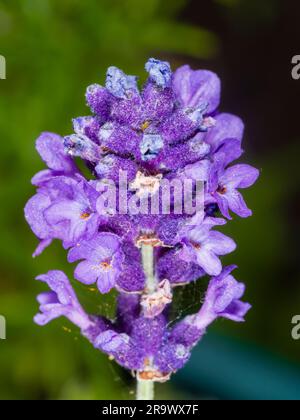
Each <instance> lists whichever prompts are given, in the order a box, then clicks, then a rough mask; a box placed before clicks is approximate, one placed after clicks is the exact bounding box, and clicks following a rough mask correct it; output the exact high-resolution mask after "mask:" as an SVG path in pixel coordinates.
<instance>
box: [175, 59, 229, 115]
mask: <svg viewBox="0 0 300 420" xmlns="http://www.w3.org/2000/svg"><path fill="white" fill-rule="evenodd" d="M173 88H174V91H175V93H176V95H177V97H178V99H179V100H180V102H181V104H182V105H184V106H188V107H193V108H197V107H198V106H199V105H201V104H203V103H208V108H207V113H208V114H210V113H212V112H213V111H215V110H216V108H217V107H218V106H219V103H220V94H221V82H220V79H219V78H218V76H217V75H216V74H214V73H212V72H210V71H207V70H192V69H191V68H190V67H189V66H183V67H180V68H179V69H177V70H176V71H175V73H174V76H173Z"/></svg>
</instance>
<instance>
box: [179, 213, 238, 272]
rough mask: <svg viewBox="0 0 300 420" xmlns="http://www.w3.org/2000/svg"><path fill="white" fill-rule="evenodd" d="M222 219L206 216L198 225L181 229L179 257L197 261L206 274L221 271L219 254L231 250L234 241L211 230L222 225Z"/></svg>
mask: <svg viewBox="0 0 300 420" xmlns="http://www.w3.org/2000/svg"><path fill="white" fill-rule="evenodd" d="M225 223H226V222H225V220H223V219H214V218H206V219H205V220H204V221H203V223H202V224H201V225H200V226H196V227H192V228H191V229H190V230H188V231H186V229H183V237H182V239H181V241H182V245H183V247H182V250H181V253H180V257H181V258H182V259H183V260H184V261H186V262H194V263H197V264H198V265H199V266H200V267H201V268H202V269H203V270H204V271H205V272H206V273H207V274H209V275H212V276H216V275H219V274H220V273H221V271H222V264H221V261H220V259H219V256H220V255H226V254H229V253H230V252H233V251H234V250H235V248H236V244H235V242H234V241H233V240H232V239H230V238H229V237H228V236H225V235H224V234H223V233H221V232H216V231H213V230H211V229H212V227H214V226H221V225H224V224H225Z"/></svg>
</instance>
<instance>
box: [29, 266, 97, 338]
mask: <svg viewBox="0 0 300 420" xmlns="http://www.w3.org/2000/svg"><path fill="white" fill-rule="evenodd" d="M37 280H40V281H42V282H44V283H47V284H48V286H49V288H50V289H51V291H49V292H43V293H40V294H39V295H38V297H37V300H38V302H39V304H40V313H38V314H37V315H35V317H34V321H35V322H36V323H37V324H38V325H45V324H47V323H48V322H50V321H52V320H53V319H55V318H58V317H60V316H64V317H66V318H68V319H69V320H70V321H71V322H73V324H75V325H77V326H78V327H79V328H80V329H82V330H83V331H84V330H87V329H88V328H89V327H91V326H92V325H93V321H92V320H91V319H90V318H89V316H88V315H87V314H86V313H85V312H84V310H83V309H82V307H81V305H80V303H79V302H78V300H77V297H76V295H75V293H74V290H73V288H72V286H71V284H70V282H69V280H68V278H67V276H66V275H65V274H64V273H63V272H62V271H49V272H48V273H47V274H42V275H40V276H38V277H37Z"/></svg>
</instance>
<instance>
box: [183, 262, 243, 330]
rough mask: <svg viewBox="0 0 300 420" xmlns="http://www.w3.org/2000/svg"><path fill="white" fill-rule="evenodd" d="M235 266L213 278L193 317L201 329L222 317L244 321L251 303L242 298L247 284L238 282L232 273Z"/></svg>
mask: <svg viewBox="0 0 300 420" xmlns="http://www.w3.org/2000/svg"><path fill="white" fill-rule="evenodd" d="M235 268H236V266H234V265H231V266H229V267H226V268H225V269H224V270H223V271H222V273H221V274H220V275H219V276H218V277H214V278H212V279H211V281H210V283H209V286H208V289H207V292H206V296H205V301H204V303H203V305H202V307H201V309H200V311H199V313H198V314H197V315H196V316H195V317H194V318H191V319H192V323H193V325H194V326H196V327H197V328H199V329H200V330H203V329H206V328H207V327H208V325H210V324H211V323H212V322H213V321H214V320H215V319H217V318H220V317H221V318H227V319H230V320H232V321H235V322H244V317H245V315H246V314H247V312H248V311H249V309H250V308H251V305H250V304H249V303H244V302H242V301H241V300H240V299H241V298H242V297H243V295H244V292H245V285H244V284H243V283H238V282H237V281H236V280H235V278H234V277H233V276H232V275H231V272H232V271H233V270H234V269H235ZM191 319H190V321H191Z"/></svg>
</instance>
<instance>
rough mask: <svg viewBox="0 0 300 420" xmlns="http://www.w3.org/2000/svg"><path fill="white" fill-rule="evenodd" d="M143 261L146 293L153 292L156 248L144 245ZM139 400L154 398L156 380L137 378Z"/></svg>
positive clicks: (155, 283) (137, 396)
mask: <svg viewBox="0 0 300 420" xmlns="http://www.w3.org/2000/svg"><path fill="white" fill-rule="evenodd" d="M142 262H143V268H144V271H145V276H146V287H145V293H148V294H150V293H153V292H154V291H155V290H156V286H157V280H156V277H155V272H154V248H153V246H152V245H142ZM136 399H137V400H153V399H154V382H153V381H151V380H149V379H148V380H141V379H138V380H137V393H136Z"/></svg>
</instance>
